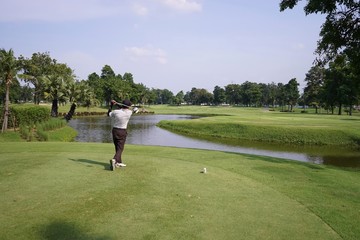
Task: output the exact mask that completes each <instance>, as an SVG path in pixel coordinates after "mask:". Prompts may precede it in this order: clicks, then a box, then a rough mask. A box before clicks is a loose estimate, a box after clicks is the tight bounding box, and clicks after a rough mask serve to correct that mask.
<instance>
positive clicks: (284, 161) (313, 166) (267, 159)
mask: <svg viewBox="0 0 360 240" xmlns="http://www.w3.org/2000/svg"><path fill="white" fill-rule="evenodd" d="M226 153H229V152H226ZM230 154H235V155H241V156H246V158H247V159H249V160H261V161H265V162H271V163H279V164H280V163H281V164H295V165H301V166H304V167H308V168H310V169H316V170H324V167H323V166H322V165H317V164H315V163H308V162H300V161H295V160H289V159H282V158H275V157H267V156H260V155H252V154H244V153H230Z"/></svg>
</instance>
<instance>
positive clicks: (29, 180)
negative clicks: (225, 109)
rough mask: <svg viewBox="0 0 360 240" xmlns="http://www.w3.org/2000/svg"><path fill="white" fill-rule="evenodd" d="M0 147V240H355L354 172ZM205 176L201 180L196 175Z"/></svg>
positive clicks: (228, 158)
mask: <svg viewBox="0 0 360 240" xmlns="http://www.w3.org/2000/svg"><path fill="white" fill-rule="evenodd" d="M112 154H113V145H112V144H101V143H60V142H37V143H20V142H19V143H0V164H1V166H2V167H1V168H0V183H1V184H0V191H1V193H2V194H1V195H0V224H1V226H2V227H1V229H0V236H1V238H2V239H26V240H32V239H74V238H76V239H239V238H240V239H264V237H266V239H276V240H278V239H301V240H302V239H358V238H359V237H360V227H359V225H358V222H359V221H360V212H359V211H357V210H358V209H360V201H359V199H360V195H359V194H360V174H359V172H358V171H356V170H343V169H338V168H334V167H327V166H319V165H314V164H307V163H298V162H293V161H285V160H279V159H276V158H271V157H259V156H250V155H243V154H236V153H225V152H218V151H206V150H195V149H180V148H169V147H151V146H136V145H127V146H126V149H125V152H124V161H125V162H126V163H127V165H128V166H127V167H126V168H124V169H117V170H116V171H115V172H111V171H109V166H108V160H109V159H110V158H111V156H112ZM204 167H206V168H207V170H208V171H207V173H206V174H203V173H200V171H201V170H202V169H203V168H204Z"/></svg>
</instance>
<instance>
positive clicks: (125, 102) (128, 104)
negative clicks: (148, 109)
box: [122, 99, 131, 107]
mask: <svg viewBox="0 0 360 240" xmlns="http://www.w3.org/2000/svg"><path fill="white" fill-rule="evenodd" d="M122 104H124V105H126V106H129V107H130V106H131V102H130V100H128V99H125V100H124V101H123V102H122Z"/></svg>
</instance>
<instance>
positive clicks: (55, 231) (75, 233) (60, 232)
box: [39, 220, 112, 240]
mask: <svg viewBox="0 0 360 240" xmlns="http://www.w3.org/2000/svg"><path fill="white" fill-rule="evenodd" d="M87 232H88V231H86V229H82V228H81V227H79V226H77V225H76V224H75V223H72V222H66V221H63V220H55V221H53V222H51V223H50V224H48V225H45V226H43V227H41V228H40V231H39V235H40V236H39V237H40V239H42V240H67V239H76V240H90V239H94V240H111V239H112V238H110V237H108V236H93V235H89V234H88V233H87Z"/></svg>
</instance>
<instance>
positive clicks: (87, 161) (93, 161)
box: [69, 158, 110, 171]
mask: <svg viewBox="0 0 360 240" xmlns="http://www.w3.org/2000/svg"><path fill="white" fill-rule="evenodd" d="M69 160H71V161H73V162H80V163H88V164H95V165H100V166H103V167H104V170H109V171H110V165H109V164H108V163H104V162H99V161H95V160H91V159H84V158H80V159H72V158H69Z"/></svg>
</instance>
